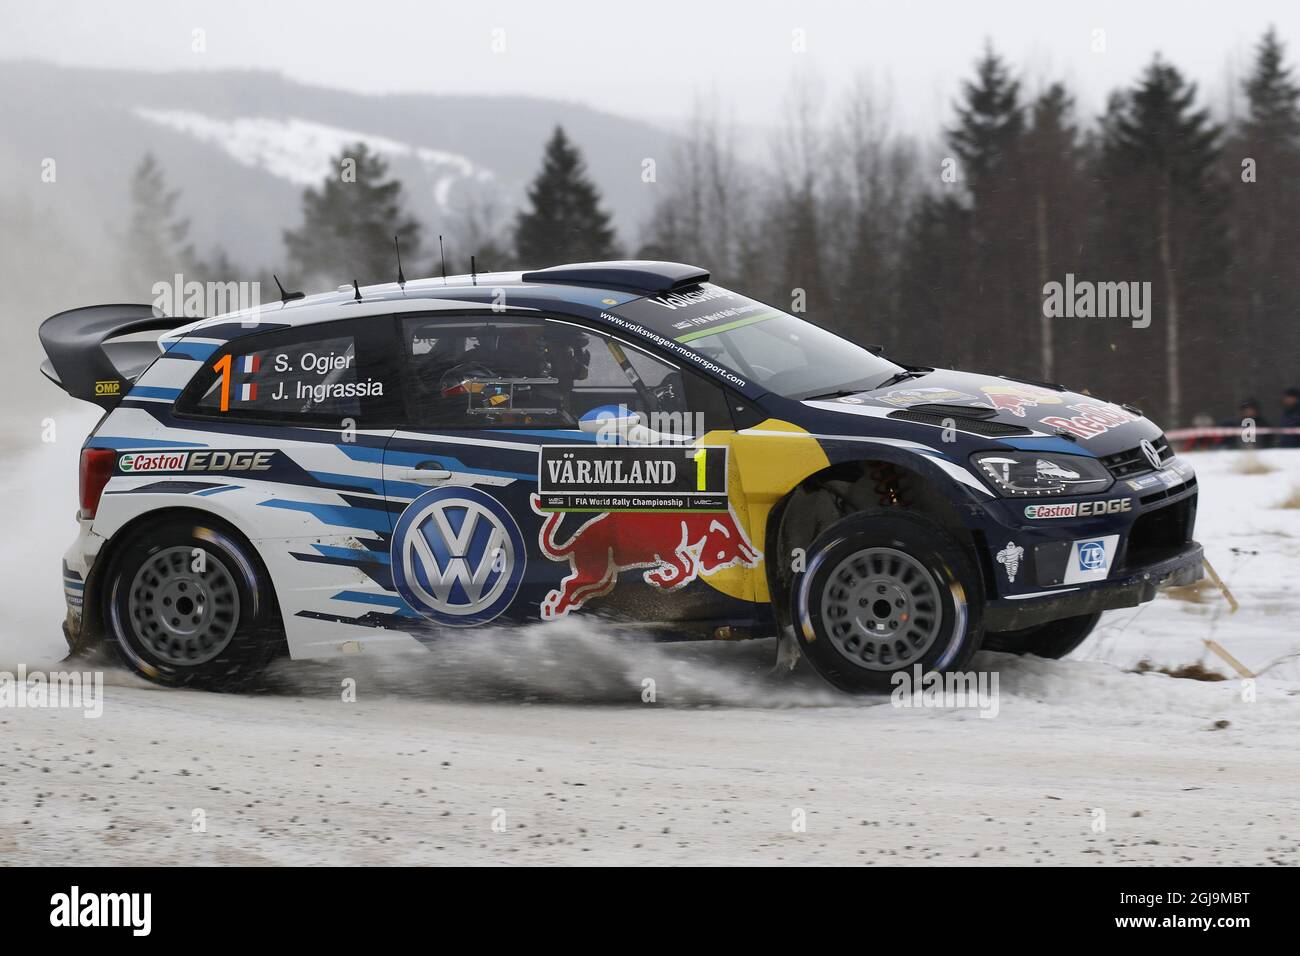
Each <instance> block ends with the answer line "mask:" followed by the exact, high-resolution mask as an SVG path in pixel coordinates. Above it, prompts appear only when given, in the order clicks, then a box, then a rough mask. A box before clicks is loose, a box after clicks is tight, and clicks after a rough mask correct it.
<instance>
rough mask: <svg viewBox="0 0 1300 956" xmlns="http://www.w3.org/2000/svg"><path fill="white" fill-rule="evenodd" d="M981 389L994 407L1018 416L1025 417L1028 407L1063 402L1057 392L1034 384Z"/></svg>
mask: <svg viewBox="0 0 1300 956" xmlns="http://www.w3.org/2000/svg"><path fill="white" fill-rule="evenodd" d="M980 391H981V392H983V393H984V394H985V396H986V397H987V398H988V400H989V402H990V403H991V404H992V405H993V407H994V408H996V409H999V410H1000V411H1004V412H1010V413H1011V414H1012V415H1015V416H1017V417H1018V418H1024V417H1025V409H1026V408H1036V407H1038V406H1039V405H1059V404H1061V397H1060V396H1059V395H1057V394H1056V393H1055V392H1053V391H1051V390H1050V389H1046V388H1037V387H1035V386H1033V385H985V386H983V387H982V388H981V389H980Z"/></svg>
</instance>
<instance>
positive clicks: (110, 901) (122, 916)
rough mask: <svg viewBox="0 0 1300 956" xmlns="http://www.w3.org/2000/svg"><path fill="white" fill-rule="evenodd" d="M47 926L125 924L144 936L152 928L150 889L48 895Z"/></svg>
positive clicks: (75, 890) (74, 891)
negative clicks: (147, 890) (48, 921)
mask: <svg viewBox="0 0 1300 956" xmlns="http://www.w3.org/2000/svg"><path fill="white" fill-rule="evenodd" d="M50 925H51V926H69V927H76V926H93V927H98V926H125V927H129V928H130V929H131V935H133V936H148V935H149V932H150V930H151V929H152V928H153V894H152V893H82V892H81V888H80V887H78V886H74V887H73V888H72V889H71V891H70V892H67V893H55V894H54V895H53V896H51V897H50Z"/></svg>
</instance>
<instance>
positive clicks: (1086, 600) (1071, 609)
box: [984, 541, 1205, 631]
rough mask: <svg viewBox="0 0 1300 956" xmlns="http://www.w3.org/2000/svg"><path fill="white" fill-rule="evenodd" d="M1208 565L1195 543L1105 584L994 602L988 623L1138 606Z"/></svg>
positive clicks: (1023, 623) (996, 626)
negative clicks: (1162, 589) (1157, 592)
mask: <svg viewBox="0 0 1300 956" xmlns="http://www.w3.org/2000/svg"><path fill="white" fill-rule="evenodd" d="M1204 563H1205V552H1204V549H1202V547H1201V545H1200V544H1198V543H1197V542H1195V541H1190V542H1188V543H1186V544H1184V545H1180V546H1179V547H1178V548H1176V549H1170V552H1169V553H1168V554H1167V555H1162V556H1158V557H1156V558H1155V560H1152V561H1150V562H1148V563H1145V564H1143V565H1142V566H1141V567H1137V568H1129V569H1126V570H1125V571H1123V572H1121V573H1119V574H1117V575H1116V576H1114V577H1112V578H1110V579H1108V580H1106V581H1104V582H1098V583H1095V584H1090V585H1086V586H1083V587H1079V588H1076V589H1074V590H1070V591H1060V592H1049V593H1046V594H1038V595H1033V594H1031V595H1024V596H1017V597H1014V598H1012V597H1008V598H1004V599H1002V600H1000V601H996V602H991V603H990V604H989V606H988V608H987V609H986V610H985V612H984V624H985V627H987V628H988V629H989V630H991V631H1017V630H1020V629H1021V628H1025V627H1033V626H1035V625H1037V624H1045V623H1047V622H1048V621H1055V620H1060V619H1062V618H1067V617H1078V616H1080V615H1083V614H1094V613H1096V612H1098V611H1113V610H1115V609H1116V608H1125V607H1137V606H1138V605H1139V604H1145V603H1146V602H1147V601H1150V600H1151V599H1152V598H1154V597H1155V596H1156V591H1157V590H1158V589H1159V588H1165V587H1182V586H1185V585H1188V584H1193V583H1195V582H1196V581H1199V580H1200V579H1201V578H1202V577H1203V576H1204V573H1205V570H1204Z"/></svg>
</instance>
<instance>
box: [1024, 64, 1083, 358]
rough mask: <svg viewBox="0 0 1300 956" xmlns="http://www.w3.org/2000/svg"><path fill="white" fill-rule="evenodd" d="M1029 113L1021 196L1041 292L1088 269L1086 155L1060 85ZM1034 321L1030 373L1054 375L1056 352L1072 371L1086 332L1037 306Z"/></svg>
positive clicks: (1069, 101)
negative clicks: (1033, 359)
mask: <svg viewBox="0 0 1300 956" xmlns="http://www.w3.org/2000/svg"><path fill="white" fill-rule="evenodd" d="M1030 116H1031V122H1030V127H1029V129H1028V130H1027V131H1026V133H1025V139H1024V144H1023V146H1022V153H1023V157H1024V171H1025V185H1026V189H1025V194H1024V198H1025V200H1026V201H1027V202H1028V203H1029V204H1030V205H1029V210H1028V211H1029V213H1030V214H1031V215H1032V217H1033V222H1032V224H1031V227H1030V236H1031V239H1030V245H1031V247H1032V250H1033V263H1032V267H1033V274H1034V276H1035V277H1036V281H1037V286H1038V289H1039V292H1040V294H1041V291H1042V289H1043V287H1044V286H1045V285H1046V284H1047V283H1048V282H1052V281H1063V279H1064V277H1065V273H1067V272H1073V273H1075V274H1077V275H1082V274H1084V273H1085V272H1086V271H1087V265H1086V259H1085V252H1086V249H1085V247H1086V240H1087V235H1088V230H1087V228H1086V225H1087V222H1088V212H1089V208H1090V207H1089V203H1088V183H1087V179H1086V177H1085V175H1084V162H1085V155H1084V152H1083V149H1082V147H1081V144H1080V142H1079V135H1078V131H1077V129H1076V128H1075V126H1074V99H1073V97H1071V96H1070V94H1069V92H1067V90H1066V88H1065V86H1064V85H1062V84H1061V83H1053V84H1051V85H1050V86H1048V87H1047V89H1045V90H1043V92H1042V93H1040V94H1039V95H1038V96H1037V97H1035V99H1034V101H1033V103H1032V105H1031V107H1030ZM1038 327H1039V336H1038V363H1037V368H1034V369H1033V374H1034V375H1035V376H1037V377H1038V378H1039V379H1041V380H1043V381H1048V382H1052V381H1057V379H1058V374H1057V363H1056V359H1057V355H1058V354H1060V355H1069V356H1070V359H1071V361H1070V368H1069V371H1071V372H1072V373H1074V374H1076V375H1077V374H1078V372H1079V369H1078V364H1079V363H1078V357H1079V351H1078V348H1079V346H1080V344H1082V343H1081V340H1082V339H1084V338H1086V336H1083V335H1081V334H1080V329H1079V328H1077V327H1075V328H1070V327H1061V324H1060V321H1059V320H1054V319H1051V318H1049V317H1048V316H1047V315H1046V314H1045V313H1044V311H1043V310H1042V309H1040V310H1039V315H1038ZM1062 347H1064V348H1062ZM1063 370H1064V369H1063Z"/></svg>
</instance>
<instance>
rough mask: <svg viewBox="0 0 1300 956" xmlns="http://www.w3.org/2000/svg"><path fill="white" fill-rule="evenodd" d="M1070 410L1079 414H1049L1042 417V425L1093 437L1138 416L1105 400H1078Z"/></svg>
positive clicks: (1083, 436) (1080, 435)
mask: <svg viewBox="0 0 1300 956" xmlns="http://www.w3.org/2000/svg"><path fill="white" fill-rule="evenodd" d="M1070 410H1071V411H1074V412H1078V413H1079V414H1077V415H1075V416H1073V417H1072V418H1063V417H1061V416H1059V415H1049V416H1048V417H1047V418H1044V419H1043V424H1044V425H1051V426H1053V427H1055V428H1060V429H1064V430H1065V431H1067V432H1069V433H1070V434H1072V435H1078V436H1079V437H1080V438H1094V437H1096V436H1097V435H1102V434H1105V433H1106V432H1108V431H1110V430H1111V429H1112V428H1117V427H1119V426H1120V425H1125V424H1127V423H1129V422H1135V421H1137V420H1138V416H1137V415H1134V414H1131V413H1130V412H1126V411H1124V409H1122V408H1120V407H1119V406H1118V405H1111V404H1109V403H1107V402H1079V403H1077V404H1075V405H1071V406H1070Z"/></svg>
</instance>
